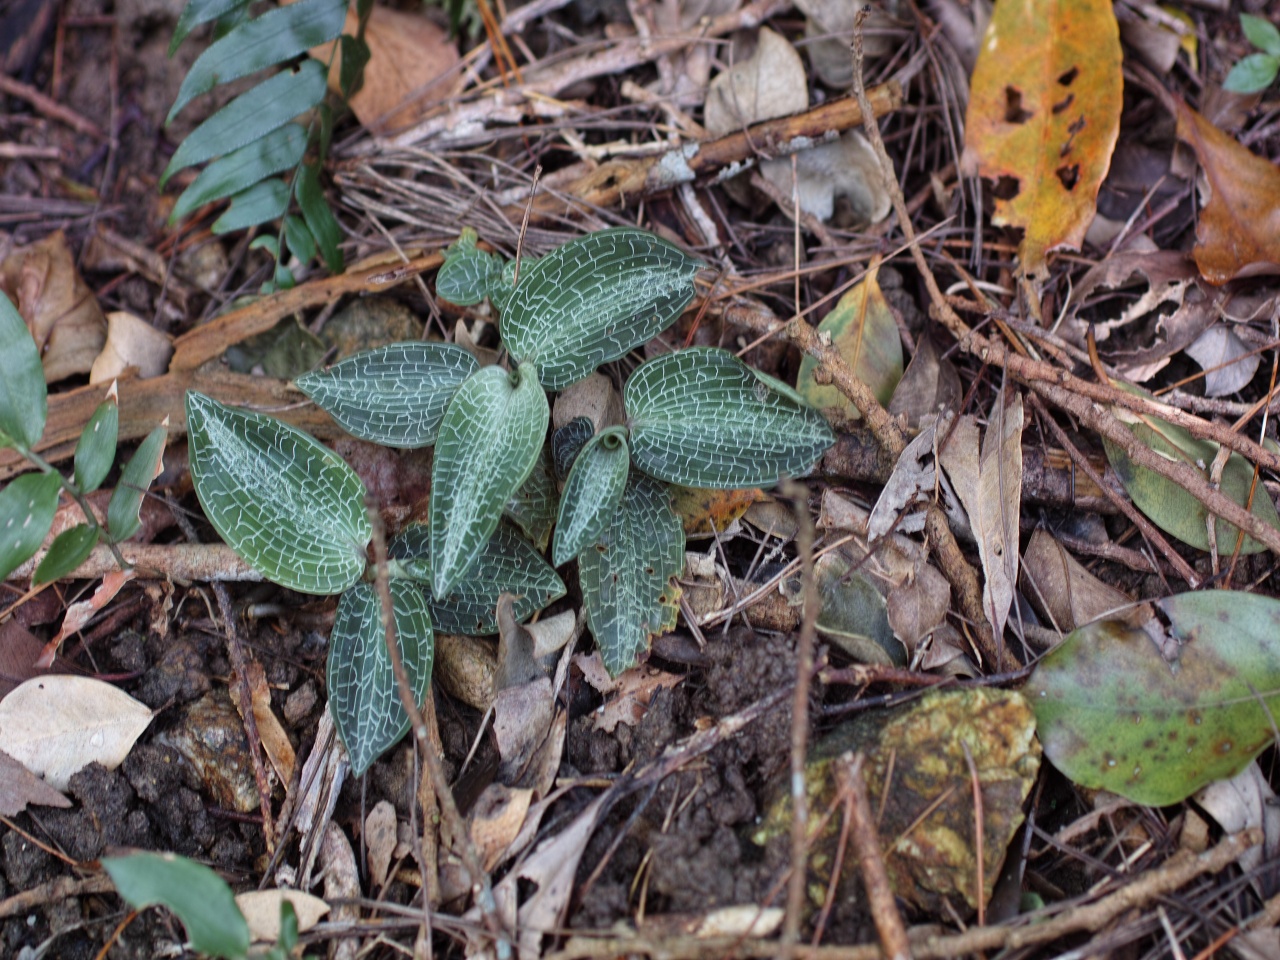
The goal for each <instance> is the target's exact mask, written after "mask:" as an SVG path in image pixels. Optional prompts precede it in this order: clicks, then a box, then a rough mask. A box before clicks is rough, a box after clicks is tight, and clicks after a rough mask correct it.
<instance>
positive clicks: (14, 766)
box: [0, 750, 71, 817]
mask: <svg viewBox="0 0 1280 960" xmlns="http://www.w3.org/2000/svg"><path fill="white" fill-rule="evenodd" d="M28 804H36V805H37V806H41V807H64V808H65V807H69V806H71V801H70V800H68V799H67V798H66V797H64V796H63V795H62V794H61V793H59V792H58V791H57V790H55V789H53V787H51V786H49V784H47V783H45V782H44V781H43V780H41V779H40V778H39V777H37V776H36V775H35V774H34V773H32V772H31V771H30V770H28V769H27V768H26V767H24V766H23V765H22V764H20V763H19V762H18V761H17V760H15V759H13V757H11V756H9V755H8V754H7V753H5V752H4V751H3V750H0V816H5V817H16V816H17V815H18V814H20V813H21V812H22V811H23V810H25V809H27V805H28Z"/></svg>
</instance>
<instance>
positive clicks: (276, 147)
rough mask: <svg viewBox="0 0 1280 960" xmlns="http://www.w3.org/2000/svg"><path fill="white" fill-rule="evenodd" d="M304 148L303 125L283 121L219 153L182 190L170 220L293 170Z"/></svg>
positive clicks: (305, 142)
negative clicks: (223, 152)
mask: <svg viewBox="0 0 1280 960" xmlns="http://www.w3.org/2000/svg"><path fill="white" fill-rule="evenodd" d="M306 150H307V131H306V129H305V128H303V127H302V126H300V125H299V124H296V123H286V124H285V125H284V126H283V127H280V128H279V129H278V130H272V131H271V132H270V133H268V134H267V135H266V136H265V137H263V138H262V139H260V140H255V141H253V142H252V143H247V144H245V145H244V146H243V147H241V148H240V149H239V150H236V151H234V152H232V153H229V154H227V155H226V156H225V157H219V158H218V159H217V160H215V161H213V163H211V164H209V166H207V167H205V168H204V169H203V170H201V171H200V176H198V177H196V178H195V180H193V181H192V183H191V186H189V187H187V189H185V190H183V191H182V195H181V196H180V197H178V201H177V203H175V204H174V205H173V212H172V213H171V214H169V222H170V223H176V222H177V221H179V220H181V219H182V218H183V217H185V216H186V215H187V214H189V213H193V212H194V211H196V210H198V209H199V208H200V207H202V206H204V205H205V204H206V203H212V202H213V201H215V200H221V199H222V198H223V197H230V196H232V195H234V194H237V193H241V192H242V191H245V190H248V189H249V188H250V187H252V186H253V185H254V184H255V183H259V182H261V181H263V180H266V179H267V178H268V177H272V176H275V175H276V174H277V173H280V172H281V171H284V170H292V169H293V168H294V167H296V166H297V165H298V163H299V162H300V161H301V160H302V155H303V154H304V153H306Z"/></svg>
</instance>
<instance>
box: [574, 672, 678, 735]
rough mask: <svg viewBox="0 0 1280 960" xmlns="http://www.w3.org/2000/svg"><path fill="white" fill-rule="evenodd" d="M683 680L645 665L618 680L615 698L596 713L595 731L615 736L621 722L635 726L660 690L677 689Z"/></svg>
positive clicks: (610, 699) (624, 674)
mask: <svg viewBox="0 0 1280 960" xmlns="http://www.w3.org/2000/svg"><path fill="white" fill-rule="evenodd" d="M682 680H684V677H681V676H677V675H676V674H674V673H667V672H665V671H663V670H659V669H657V668H656V667H650V666H648V665H647V664H642V665H641V666H638V667H632V668H631V669H630V670H624V671H623V672H622V673H620V674H619V675H618V677H617V683H616V686H615V689H614V691H613V696H611V697H610V698H609V699H608V700H606V701H605V702H604V705H603V706H602V707H601V708H600V709H599V710H597V711H596V714H595V717H594V719H593V721H592V729H595V730H603V731H604V732H605V733H613V731H614V729H615V728H616V727H617V726H618V724H620V723H625V724H626V725H627V726H629V727H634V726H635V725H636V724H637V723H639V722H640V721H641V720H642V719H643V718H644V715H645V713H646V711H647V710H648V709H649V704H650V703H652V702H653V698H654V696H655V695H657V693H658V691H659V690H662V689H664V688H665V689H667V690H671V689H674V688H675V687H676V686H677V685H678V684H679V683H680V682H681V681H682Z"/></svg>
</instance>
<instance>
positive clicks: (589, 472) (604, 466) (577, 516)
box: [551, 427, 631, 567]
mask: <svg viewBox="0 0 1280 960" xmlns="http://www.w3.org/2000/svg"><path fill="white" fill-rule="evenodd" d="M630 461H631V456H630V453H629V452H628V450H627V433H626V431H625V430H624V429H622V428H621V427H611V428H610V429H608V430H605V431H604V432H602V433H599V434H597V435H596V436H594V437H592V438H591V439H590V440H589V441H587V444H586V446H585V447H583V448H582V452H581V453H580V454H578V458H577V460H575V461H574V464H573V467H572V469H570V471H569V479H568V481H567V482H566V483H565V485H564V493H563V494H561V496H560V515H559V517H558V518H557V519H556V536H555V541H554V544H553V547H552V551H551V555H552V560H551V562H552V563H554V564H555V565H556V566H557V567H558V566H560V565H561V564H562V563H568V562H569V561H570V560H572V559H573V558H574V557H576V556H577V555H578V554H579V553H580V552H581V551H582V550H583V549H584V548H585V547H586V546H587V545H588V544H591V543H595V542H596V541H597V540H598V539H600V535H601V534H602V533H603V532H604V529H605V527H607V526H608V525H609V521H610V520H612V519H613V514H614V512H615V511H616V510H617V509H618V504H619V502H620V501H621V500H622V491H623V490H625V489H626V486H627V469H628V466H629V464H630Z"/></svg>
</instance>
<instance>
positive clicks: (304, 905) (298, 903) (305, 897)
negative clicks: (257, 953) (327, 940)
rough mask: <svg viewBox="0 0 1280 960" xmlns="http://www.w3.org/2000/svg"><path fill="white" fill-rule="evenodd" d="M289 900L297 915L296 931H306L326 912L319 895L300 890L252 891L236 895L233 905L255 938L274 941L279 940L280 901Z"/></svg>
mask: <svg viewBox="0 0 1280 960" xmlns="http://www.w3.org/2000/svg"><path fill="white" fill-rule="evenodd" d="M286 900H287V901H289V903H290V904H291V905H292V906H293V912H294V914H295V915H296V916H297V918H298V932H299V933H306V932H307V931H308V930H310V929H311V928H312V927H314V926H315V925H316V924H317V923H319V922H320V920H321V918H322V917H324V915H325V914H327V913H328V912H329V905H328V904H327V903H325V902H324V901H323V900H321V899H320V898H319V897H316V896H312V895H311V894H309V893H303V892H302V891H301V890H251V891H249V892H248V893H237V894H236V906H237V907H239V908H240V912H241V913H243V914H244V918H245V920H246V921H248V923H249V935H250V936H251V937H253V939H254V940H255V941H265V942H267V943H275V942H276V941H277V940H279V939H280V904H282V903H283V902H284V901H286Z"/></svg>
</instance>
